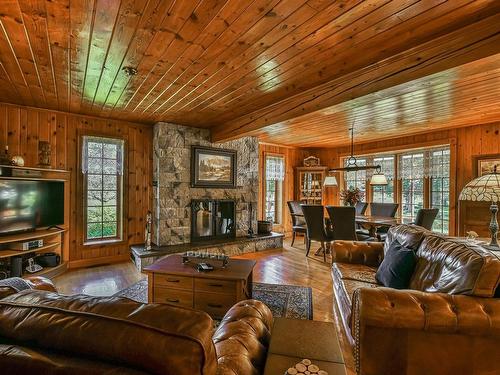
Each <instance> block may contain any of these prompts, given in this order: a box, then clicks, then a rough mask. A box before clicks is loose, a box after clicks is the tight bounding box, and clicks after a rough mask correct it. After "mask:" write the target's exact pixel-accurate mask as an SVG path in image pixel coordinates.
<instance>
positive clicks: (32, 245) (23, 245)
mask: <svg viewBox="0 0 500 375" xmlns="http://www.w3.org/2000/svg"><path fill="white" fill-rule="evenodd" d="M42 246H43V240H32V241H26V242H13V243H12V244H10V245H9V247H10V248H11V249H12V250H21V251H26V250H33V249H38V248H39V247H42Z"/></svg>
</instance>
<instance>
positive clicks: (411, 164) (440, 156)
mask: <svg viewBox="0 0 500 375" xmlns="http://www.w3.org/2000/svg"><path fill="white" fill-rule="evenodd" d="M449 175H450V148H449V147H445V148H438V149H430V150H425V151H420V152H413V153H404V154H401V155H400V156H399V170H398V179H409V178H427V177H429V178H432V177H434V178H440V177H449Z"/></svg>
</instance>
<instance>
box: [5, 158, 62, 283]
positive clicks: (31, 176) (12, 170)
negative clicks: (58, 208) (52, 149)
mask: <svg viewBox="0 0 500 375" xmlns="http://www.w3.org/2000/svg"><path fill="white" fill-rule="evenodd" d="M0 178H1V179H6V180H38V181H62V182H64V223H63V224H62V225H61V226H60V227H61V228H52V229H37V230H35V231H30V232H23V233H18V234H8V235H4V236H0V272H1V271H9V272H11V271H12V269H13V264H14V262H13V259H17V260H18V259H19V258H15V257H22V258H23V260H24V262H23V263H22V266H21V269H22V276H23V277H26V276H45V277H49V278H50V277H53V276H56V275H58V274H61V273H63V272H64V271H66V269H67V267H68V258H69V254H68V252H69V232H68V230H69V222H70V220H69V217H70V203H69V202H70V198H69V193H70V183H69V182H70V172H69V171H65V170H57V169H46V168H30V167H16V166H5V165H0ZM34 240H43V246H41V247H38V248H35V249H30V250H17V249H16V247H15V246H14V244H16V243H22V242H27V241H34ZM43 253H56V254H58V255H59V256H60V263H59V265H57V266H55V267H44V268H43V269H42V270H41V271H38V272H35V273H29V272H27V271H26V270H25V268H26V260H27V259H28V258H32V257H35V256H37V255H38V254H43ZM17 262H18V261H17ZM17 269H19V263H18V264H17ZM11 276H12V275H11ZM14 276H15V275H14ZM3 277H5V275H3Z"/></svg>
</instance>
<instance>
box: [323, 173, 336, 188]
mask: <svg viewBox="0 0 500 375" xmlns="http://www.w3.org/2000/svg"><path fill="white" fill-rule="evenodd" d="M323 186H325V187H330V186H337V179H336V178H335V176H326V177H325V182H323Z"/></svg>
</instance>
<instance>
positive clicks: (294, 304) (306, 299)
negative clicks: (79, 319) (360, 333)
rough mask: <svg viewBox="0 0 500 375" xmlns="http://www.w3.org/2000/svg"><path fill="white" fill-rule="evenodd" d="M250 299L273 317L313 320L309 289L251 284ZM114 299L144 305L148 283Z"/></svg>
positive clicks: (142, 282)
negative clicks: (259, 303) (256, 301)
mask: <svg viewBox="0 0 500 375" xmlns="http://www.w3.org/2000/svg"><path fill="white" fill-rule="evenodd" d="M252 294H253V295H252V298H254V299H257V300H259V301H262V302H264V303H265V304H266V305H267V306H268V307H269V308H270V309H271V311H272V313H273V316H274V317H284V318H294V319H309V320H312V318H313V306H312V290H311V288H309V287H304V286H295V285H281V284H266V283H253V293H252ZM114 297H126V298H129V299H131V300H134V301H137V302H141V303H146V302H147V300H148V281H147V280H146V279H143V280H141V281H138V282H137V283H135V284H133V285H131V286H129V287H128V288H126V289H123V290H121V291H120V292H118V293H116V294H115V295H114Z"/></svg>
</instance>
